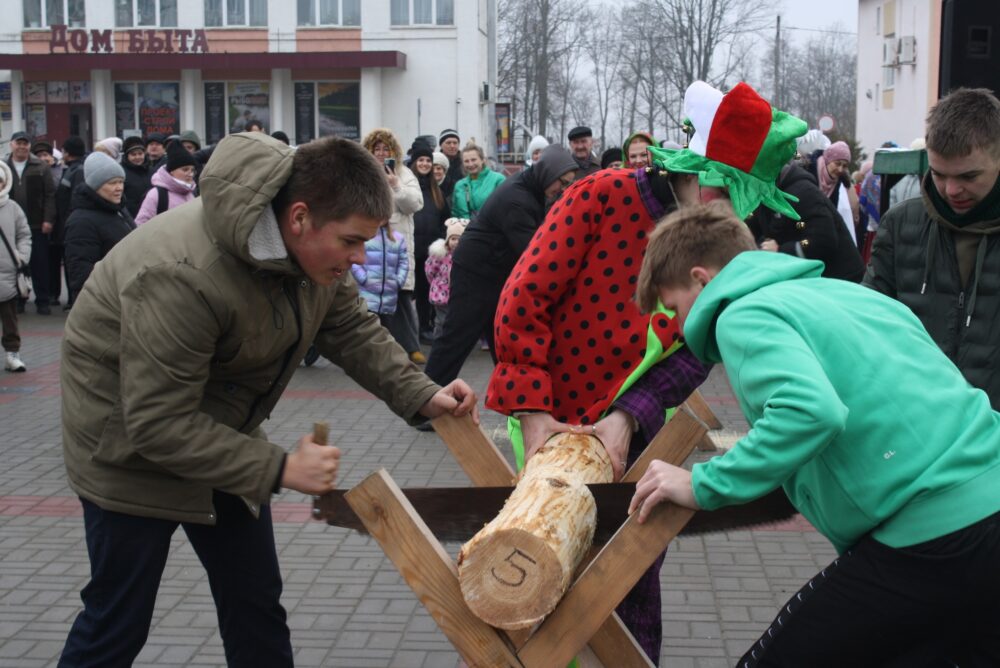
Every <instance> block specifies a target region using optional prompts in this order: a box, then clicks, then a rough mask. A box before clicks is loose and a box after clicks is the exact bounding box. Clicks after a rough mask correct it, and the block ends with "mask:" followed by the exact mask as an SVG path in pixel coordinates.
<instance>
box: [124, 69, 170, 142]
mask: <svg viewBox="0 0 1000 668" xmlns="http://www.w3.org/2000/svg"><path fill="white" fill-rule="evenodd" d="M179 101H180V84H178V83H174V82H151V83H122V82H116V83H115V134H117V135H118V136H119V137H122V136H125V134H124V133H125V131H126V130H141V131H142V133H143V134H144V135H148V134H149V133H150V132H162V133H163V134H166V135H171V134H177V133H178V132H180V127H181V124H180V104H179Z"/></svg>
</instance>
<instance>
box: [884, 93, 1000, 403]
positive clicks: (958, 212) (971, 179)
mask: <svg viewBox="0 0 1000 668" xmlns="http://www.w3.org/2000/svg"><path fill="white" fill-rule="evenodd" d="M927 161H928V163H929V164H930V171H929V172H928V174H927V175H926V176H925V177H924V179H923V183H922V184H921V186H920V189H921V192H922V194H923V197H921V198H914V199H910V200H907V201H905V202H902V203H900V204H897V205H896V206H894V207H893V208H892V209H890V210H889V211H888V213H886V214H885V215H883V216H882V222H881V224H880V226H879V230H878V235H877V236H876V237H875V243H874V246H873V248H872V259H871V264H869V265H868V273H867V274H866V275H865V280H864V284H865V285H867V286H869V287H871V288H874V289H876V290H878V291H879V292H881V293H883V294H886V295H889V296H890V297H893V298H895V299H898V300H899V301H901V302H903V303H904V304H906V305H907V306H908V307H909V308H910V310H912V311H913V312H914V313H915V314H916V316H917V317H918V318H920V322H921V323H923V325H924V327H926V328H927V332H928V333H929V334H930V335H931V338H932V339H934V342H935V343H937V344H938V346H940V347H941V349H942V350H943V351H944V353H945V354H946V355H947V356H948V358H949V359H950V360H951V361H952V362H954V363H955V365H956V366H957V367H958V368H959V369H960V370H961V371H962V375H964V376H965V378H966V380H968V381H969V383H971V384H972V385H973V386H975V387H978V388H980V389H982V390H984V391H985V392H986V394H987V395H988V396H989V398H990V404H991V405H992V406H993V410H1000V366H998V364H997V360H998V359H1000V329H997V327H996V323H997V319H998V317H1000V269H998V267H1000V100H998V99H997V98H996V97H995V96H994V95H993V94H992V93H991V92H990V91H988V90H986V89H984V88H975V89H959V90H956V91H954V92H953V93H951V94H950V95H948V96H947V97H945V98H944V99H942V100H941V101H940V102H938V104H937V106H935V107H934V108H933V109H931V112H930V114H929V115H928V116H927ZM929 391H933V389H932V388H929Z"/></svg>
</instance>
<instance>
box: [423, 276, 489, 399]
mask: <svg viewBox="0 0 1000 668" xmlns="http://www.w3.org/2000/svg"><path fill="white" fill-rule="evenodd" d="M503 284H504V281H503V280H497V279H490V278H484V277H482V276H479V275H478V274H474V273H472V272H471V271H468V270H466V269H464V268H462V267H460V266H459V265H457V264H456V265H452V268H451V295H450V296H449V297H448V317H447V318H446V319H445V321H444V325H443V326H442V327H441V336H439V337H438V338H436V339H434V344H433V345H432V346H431V354H430V357H429V358H427V366H426V367H424V373H426V374H427V375H428V376H429V377H430V379H431V380H433V381H434V382H435V383H437V384H438V385H447V384H448V383H450V382H451V381H453V380H455V379H456V378H458V374H459V373H460V372H461V371H462V365H463V364H465V359H466V358H467V357H468V356H469V353H471V352H472V349H473V348H475V347H476V343H478V342H479V337H480V336H484V335H485V336H486V340H487V341H489V344H490V351H492V350H494V345H493V317H494V316H495V315H496V312H497V304H498V303H499V302H500V292H501V291H502V290H503ZM493 361H494V362H496V356H495V355H494V357H493Z"/></svg>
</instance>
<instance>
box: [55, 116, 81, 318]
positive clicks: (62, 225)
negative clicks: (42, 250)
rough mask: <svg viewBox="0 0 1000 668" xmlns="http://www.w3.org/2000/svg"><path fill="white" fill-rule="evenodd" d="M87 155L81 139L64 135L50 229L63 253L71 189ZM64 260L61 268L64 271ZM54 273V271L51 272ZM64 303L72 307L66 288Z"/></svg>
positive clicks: (78, 181) (64, 307)
mask: <svg viewBox="0 0 1000 668" xmlns="http://www.w3.org/2000/svg"><path fill="white" fill-rule="evenodd" d="M86 157H87V147H86V146H85V145H84V143H83V139H81V138H80V137H77V136H76V135H70V136H69V137H66V141H64V142H63V173H62V178H60V179H59V184H58V185H57V186H56V225H55V229H54V230H53V231H52V243H53V244H58V245H59V247H60V249H61V250H62V251H63V253H62V254H63V255H64V254H65V243H66V221H68V220H69V214H71V213H72V212H73V189H74V188H76V187H77V186H78V185H80V184H81V183H83V160H84V158H86ZM65 266H66V265H65V262H64V263H63V270H64V273H65ZM51 273H54V272H51ZM66 285H67V286H69V277H68V276H67V277H66ZM66 292H67V294H66V304H65V305H64V306H63V310H64V311H68V310H70V309H71V308H72V307H73V293H72V292H70V291H69V290H68V289H67V291H66Z"/></svg>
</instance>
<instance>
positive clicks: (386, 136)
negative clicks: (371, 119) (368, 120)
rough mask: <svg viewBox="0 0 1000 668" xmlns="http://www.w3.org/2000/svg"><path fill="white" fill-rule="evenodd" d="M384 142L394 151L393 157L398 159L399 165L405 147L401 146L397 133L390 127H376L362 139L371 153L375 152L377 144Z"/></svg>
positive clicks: (362, 143)
mask: <svg viewBox="0 0 1000 668" xmlns="http://www.w3.org/2000/svg"><path fill="white" fill-rule="evenodd" d="M379 142H382V143H383V144H385V145H386V146H388V147H389V150H390V151H392V157H394V158H395V159H396V164H397V165H399V164H401V163H402V160H403V147H402V146H400V144H399V140H398V139H396V135H395V134H393V132H392V130H390V129H388V128H375V129H374V130H372V131H371V132H369V133H368V134H366V135H365V138H364V139H363V140H362V141H361V145H362V146H364V147H365V150H366V151H368V152H369V153H374V152H375V144H377V143H379Z"/></svg>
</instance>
